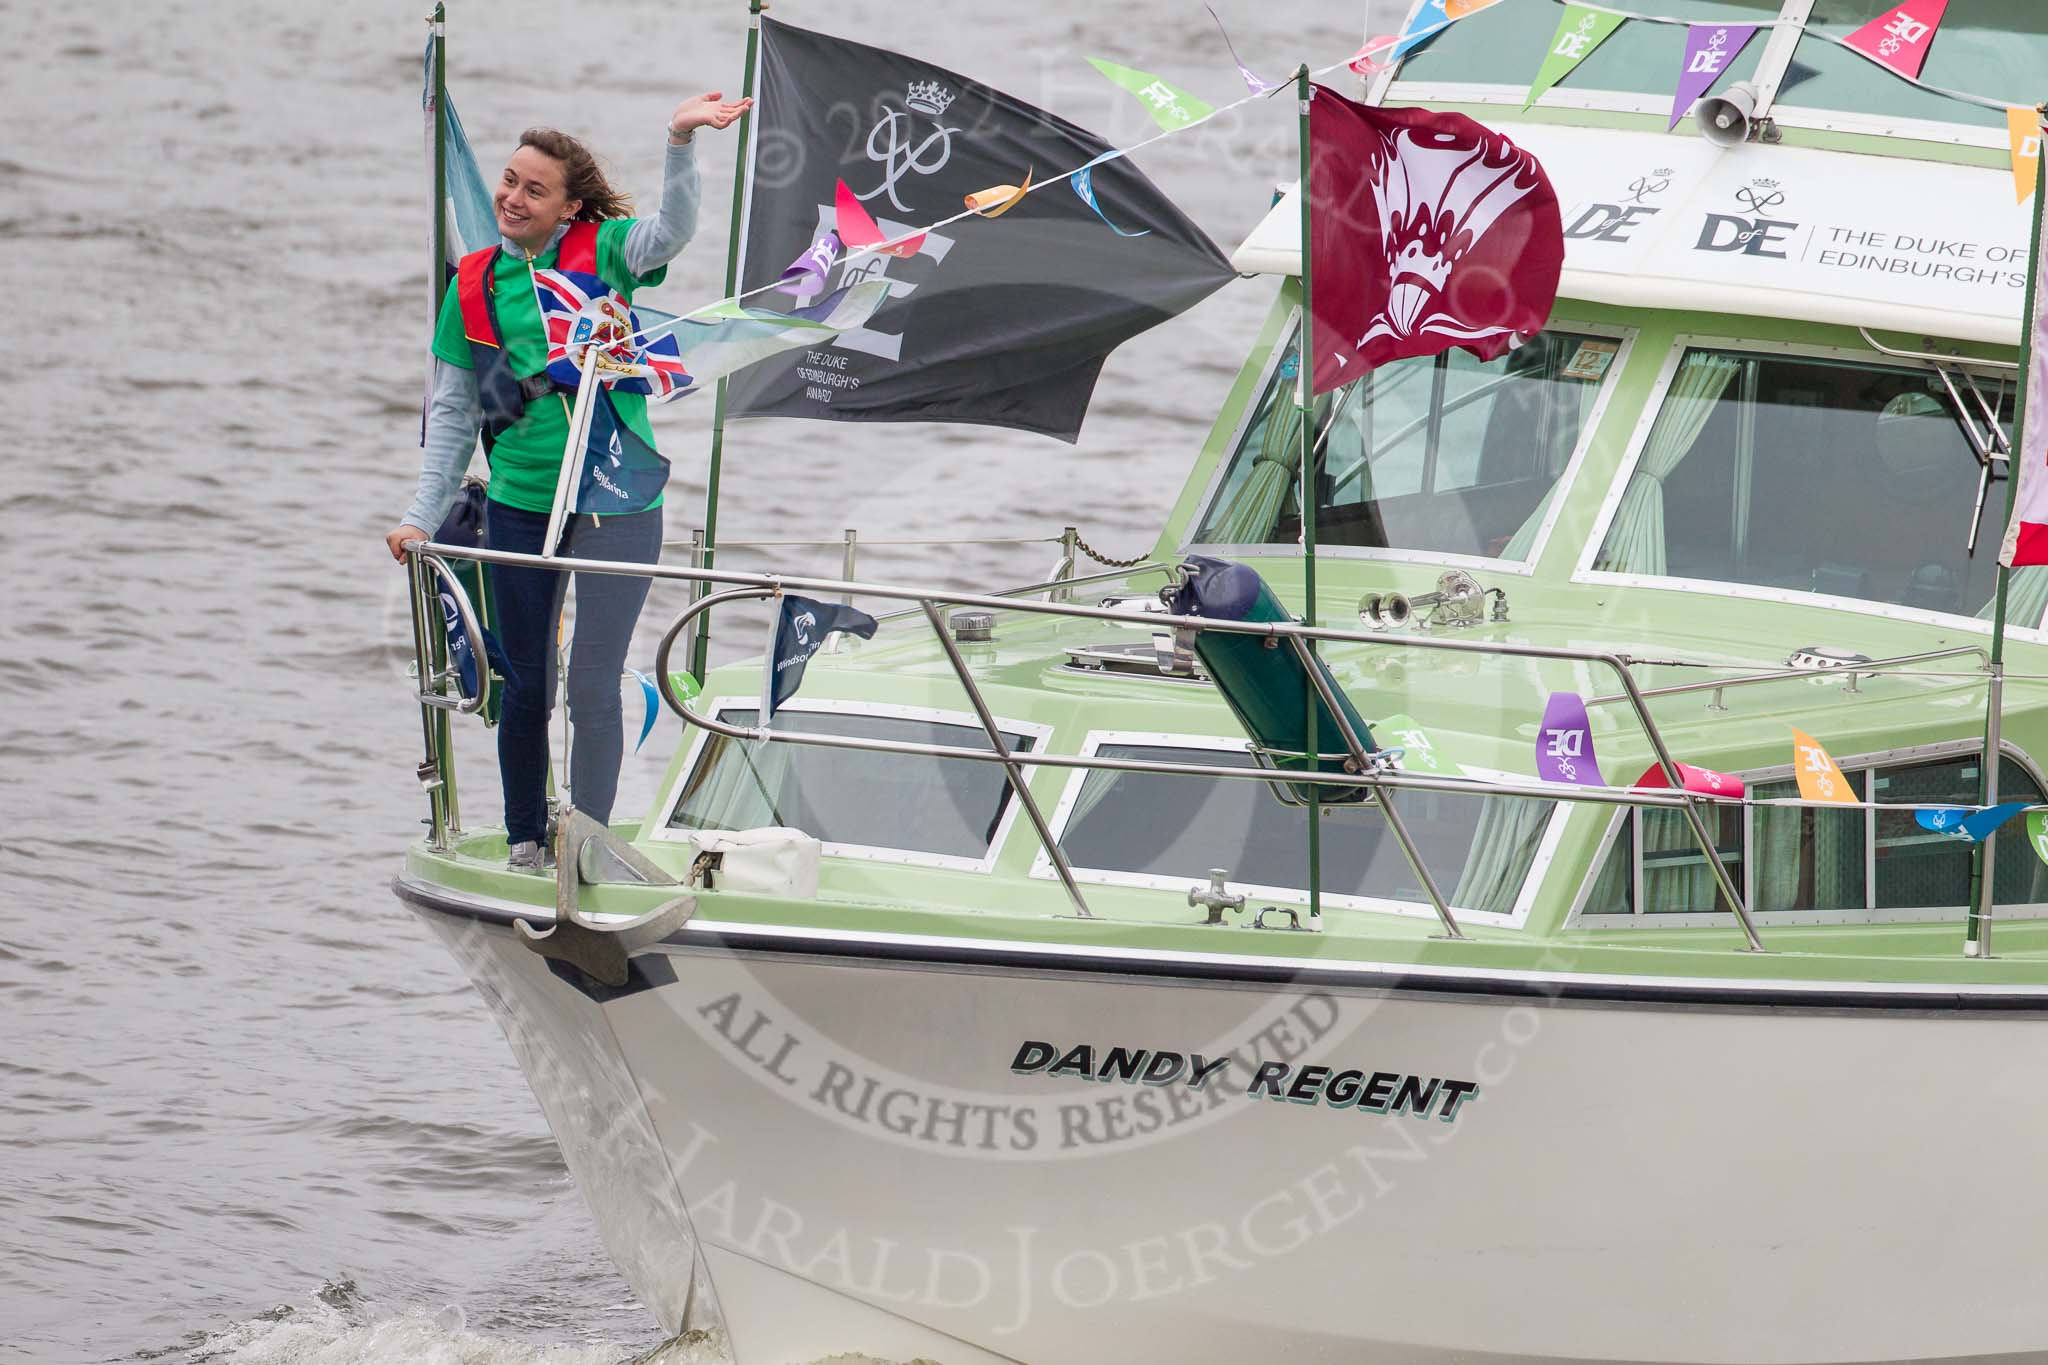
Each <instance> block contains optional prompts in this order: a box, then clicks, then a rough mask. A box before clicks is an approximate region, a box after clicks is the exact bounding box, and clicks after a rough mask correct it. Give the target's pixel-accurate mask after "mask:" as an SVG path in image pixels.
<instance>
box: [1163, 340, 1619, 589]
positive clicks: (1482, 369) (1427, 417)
mask: <svg viewBox="0 0 2048 1365" xmlns="http://www.w3.org/2000/svg"><path fill="white" fill-rule="evenodd" d="M1294 346H1295V343H1294V342H1292V341H1290V342H1288V343H1287V350H1286V351H1285V352H1284V354H1285V357H1286V358H1285V359H1284V360H1283V362H1282V363H1281V365H1280V367H1279V369H1278V370H1277V372H1276V373H1275V374H1274V376H1273V378H1272V380H1271V381H1270V382H1269V383H1268V384H1267V386H1266V391H1265V392H1264V393H1263V394H1262V395H1261V396H1260V398H1259V401H1258V405H1257V407H1256V408H1255V409H1254V410H1253V415H1252V420H1251V422H1250V423H1249V424H1248V425H1247V426H1246V427H1245V431H1244V436H1243V437H1242V439H1241V440H1240V441H1239V442H1238V446H1237V449H1236V451H1235V452H1233V454H1232V456H1231V461H1230V465H1229V467H1228V469H1227V470H1226V472H1225V474H1224V477H1223V480H1222V482H1221V483H1220V484H1219V485H1218V489H1217V493H1216V495H1215V497H1214V498H1213V499H1212V501H1211V502H1210V504H1209V508H1208V510H1207V512H1206V513H1205V514H1204V516H1203V519H1202V522H1201V529H1200V531H1198V532H1197V534H1196V540H1197V541H1199V542H1201V543H1203V544H1207V545H1219V546H1223V545H1229V546H1238V545H1293V544H1294V543H1295V542H1296V541H1297V540H1298V539H1299V538H1300V535H1301V510H1300V503H1299V497H1298V495H1299V492H1300V489H1299V483H1300V480H1299V479H1298V478H1297V472H1298V471H1299V469H1300V467H1301V463H1300V462H1301V422H1300V418H1299V408H1298V407H1297V406H1296V403H1295V384H1294V375H1295V358H1294ZM1619 346H1620V343H1619V342H1617V341H1615V340H1614V339H1612V338H1609V337H1600V336H1593V335H1590V334H1585V333H1576V332H1545V333H1543V334H1542V335H1541V336H1538V337H1537V338H1535V339H1534V340H1533V341H1531V342H1530V343H1529V344H1527V345H1525V346H1522V347H1519V348H1518V349H1516V350H1513V351H1510V352H1508V354H1506V355H1505V356H1502V357H1501V358H1500V359H1498V360H1493V361H1484V362H1482V361H1480V360H1477V359H1475V358H1474V357H1473V356H1471V355H1470V354H1468V353H1466V352H1464V351H1454V352H1449V353H1446V354H1444V355H1439V356H1435V357H1422V358H1417V359H1412V360H1398V361H1394V362H1392V363H1390V364H1387V365H1383V366H1381V367H1380V368H1379V369H1377V370H1374V371H1373V372H1372V373H1371V374H1368V375H1366V376H1364V377H1363V378H1360V379H1358V380H1356V381H1354V382H1353V383H1351V384H1349V385H1347V386H1345V387H1344V388H1342V389H1338V390H1336V391H1334V392H1332V393H1328V394H1325V395H1323V397H1322V398H1320V399H1318V400H1317V407H1316V424H1317V425H1316V429H1317V432H1318V433H1319V434H1318V438H1317V443H1316V470H1317V475H1316V480H1315V485H1316V490H1317V492H1316V499H1317V504H1318V506H1317V511H1316V537H1317V539H1318V541H1319V542H1320V543H1322V544H1324V545H1361V546H1372V547H1376V548H1381V549H1401V550H1428V551H1436V552H1440V553H1445V554H1462V555H1475V556H1482V557H1486V558H1494V559H1515V560H1523V559H1527V558H1528V557H1529V554H1530V552H1531V550H1532V549H1533V548H1534V546H1535V543H1536V533H1537V530H1538V528H1539V527H1540V526H1541V525H1542V522H1543V514H1544V510H1545V508H1546V507H1547V506H1548V505H1549V501H1550V497H1551V494H1552V492H1553V491H1554V490H1555V488H1556V485H1557V481H1558V479H1559V477H1560V476H1561V475H1562V474H1563V473H1564V471H1565V467H1566V466H1567V465H1569V464H1570V463H1571V457H1572V452H1573V451H1575V450H1576V449H1577V448H1578V444H1579V438H1580V436H1581V435H1582V434H1583V432H1584V431H1585V428H1586V424H1587V421H1588V420H1589V418H1590V416H1591V414H1592V411H1593V404H1594V401H1595V399H1596V398H1597V397H1598V395H1599V391H1600V386H1601V380H1602V378H1603V377H1604V376H1605V374H1606V373H1607V371H1608V370H1609V369H1610V368H1611V367H1612V363H1613V361H1614V358H1615V355H1616V353H1617V351H1618V350H1619Z"/></svg>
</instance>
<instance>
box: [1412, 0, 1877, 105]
mask: <svg viewBox="0 0 2048 1365" xmlns="http://www.w3.org/2000/svg"><path fill="white" fill-rule="evenodd" d="M1779 7H1780V0H1689V3H1687V4H1686V5H1685V6H1684V14H1685V18H1686V19H1687V20H1688V21H1689V22H1691V23H1699V24H1710V23H1715V22H1719V21H1726V22H1728V23H1731V24H1757V23H1767V22H1769V21H1770V20H1772V19H1775V18H1777V17H1778V10H1779ZM1563 12H1564V11H1563V10H1562V8H1560V7H1559V6H1557V5H1531V4H1497V5H1494V6H1492V7H1490V8H1488V9H1483V10H1479V11H1476V12H1475V13H1473V14H1470V15H1468V16H1466V17H1465V18H1463V19H1460V20H1459V21H1458V22H1457V23H1455V24H1452V25H1451V26H1450V27H1449V28H1447V29H1445V30H1444V31H1443V32H1442V33H1440V34H1438V35H1437V36H1436V37H1435V38H1433V39H1431V40H1430V42H1429V43H1428V44H1426V45H1425V46H1423V47H1421V48H1419V49H1418V50H1416V51H1415V52H1412V53H1410V54H1409V56H1408V58H1407V60H1406V61H1404V62H1402V64H1401V70H1400V73H1399V79H1398V80H1397V81H1396V83H1395V85H1394V88H1393V90H1392V92H1391V93H1390V94H1389V96H1388V103H1390V104H1401V103H1404V102H1406V99H1407V97H1406V96H1404V95H1403V94H1402V91H1401V86H1402V85H1403V84H1406V83H1409V82H1420V83H1427V84H1430V85H1506V86H1513V87H1515V88H1516V90H1517V94H1516V97H1515V98H1516V101H1517V102H1518V103H1519V101H1520V99H1521V94H1520V92H1521V91H1526V90H1527V89H1528V88H1529V83H1530V82H1531V81H1533V80H1534V79H1535V78H1536V72H1537V69H1538V68H1539V67H1541V66H1542V65H1543V59H1544V56H1545V55H1546V54H1547V53H1548V52H1549V51H1550V45H1551V42H1552V41H1553V39H1554V38H1555V36H1556V33H1557V21H1558V16H1559V15H1560V14H1562V13H1563ZM1767 36H1768V35H1767V34H1765V33H1759V34H1758V35H1757V36H1756V37H1755V38H1753V39H1751V40H1750V42H1749V43H1748V44H1746V45H1745V46H1744V47H1743V49H1742V51H1741V52H1740V53H1738V54H1737V55H1736V57H1735V60H1734V61H1732V62H1730V63H1728V66H1727V69H1726V70H1725V71H1723V73H1722V74H1721V76H1720V77H1719V78H1718V79H1717V80H1716V82H1715V85H1716V86H1717V87H1719V86H1725V85H1727V84H1731V83H1733V82H1735V81H1748V80H1754V79H1755V78H1756V68H1757V62H1758V61H1759V60H1760V59H1761V58H1762V56H1763V50H1764V45H1765V38H1766V37H1767ZM1685 38H1686V28H1685V25H1684V24H1643V23H1630V24H1623V25H1622V26H1621V27H1620V28H1618V29H1616V30H1615V32H1614V34H1613V36H1612V37H1610V38H1608V39H1607V40H1606V41H1605V42H1603V43H1601V44H1600V45H1599V46H1598V47H1596V48H1594V49H1593V50H1592V51H1591V52H1589V53H1587V54H1586V57H1585V59H1584V60H1583V61H1582V62H1580V63H1579V65H1578V66H1577V68H1575V69H1574V70H1573V72H1572V74H1571V77H1570V79H1568V80H1567V81H1566V82H1565V84H1564V86H1563V87H1561V89H1560V94H1567V93H1569V92H1571V91H1579V90H1601V91H1612V92H1618V93H1622V94H1630V95H1647V96H1657V97H1661V98H1662V99H1663V101H1664V103H1666V104H1669V103H1670V100H1671V87H1672V81H1673V76H1672V74H1671V73H1672V72H1674V71H1677V70H1678V69H1679V68H1680V67H1681V66H1682V65H1683V64H1684V60H1685ZM1908 88H1910V87H1908Z"/></svg>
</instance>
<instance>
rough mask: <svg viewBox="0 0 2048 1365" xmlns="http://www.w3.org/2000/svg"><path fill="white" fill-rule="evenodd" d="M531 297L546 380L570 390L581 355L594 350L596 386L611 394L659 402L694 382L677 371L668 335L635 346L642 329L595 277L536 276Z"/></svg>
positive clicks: (679, 362)
mask: <svg viewBox="0 0 2048 1365" xmlns="http://www.w3.org/2000/svg"><path fill="white" fill-rule="evenodd" d="M533 283H534V296H535V298H537V299H538V300H539V302H540V315H541V321H542V322H543V323H545V324H546V326H547V331H548V377H549V378H551V379H554V380H556V381H558V382H559V383H562V384H565V385H567V386H568V387H570V388H574V387H575V386H576V383H577V380H578V378H579V377H580V376H581V373H582V366H583V353H584V350H585V349H586V348H587V347H589V346H593V345H594V346H596V347H597V348H598V355H597V370H596V375H597V380H598V382H599V383H600V384H602V385H604V387H606V388H608V389H610V390H612V391H613V392H614V393H644V394H647V395H648V396H650V397H652V398H654V399H655V400H656V401H661V400H664V399H668V398H673V397H675V396H677V395H679V394H681V393H682V392H683V391H684V390H686V389H689V388H690V387H691V386H692V385H693V384H694V383H695V382H696V381H695V380H693V379H692V378H691V377H690V372H689V371H688V370H686V369H684V368H683V358H682V353H681V351H680V349H679V347H678V346H677V343H676V336H675V333H674V332H672V331H671V332H664V333H662V334H661V335H660V336H657V337H654V338H652V339H648V340H644V341H643V340H637V339H635V334H636V333H637V332H639V331H640V330H641V328H642V326H643V324H642V322H641V320H640V319H639V318H638V317H636V316H635V315H634V313H633V309H632V307H631V306H630V305H629V304H628V303H627V302H626V300H625V299H624V298H622V297H621V296H620V295H619V294H618V293H617V292H616V291H614V290H612V289H610V288H608V287H607V286H606V285H605V282H604V281H603V280H600V279H599V278H598V277H597V276H595V275H586V274H584V273H583V272H581V271H576V270H537V271H535V272H534V275H533Z"/></svg>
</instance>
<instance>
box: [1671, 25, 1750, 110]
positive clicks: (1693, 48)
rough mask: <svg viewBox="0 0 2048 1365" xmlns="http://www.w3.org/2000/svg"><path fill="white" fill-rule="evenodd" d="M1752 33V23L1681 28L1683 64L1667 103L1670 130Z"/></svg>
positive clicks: (1732, 59) (1717, 76)
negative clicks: (1683, 29) (1676, 86)
mask: <svg viewBox="0 0 2048 1365" xmlns="http://www.w3.org/2000/svg"><path fill="white" fill-rule="evenodd" d="M1755 33H1756V25H1755V24H1687V25H1686V26H1685V64H1684V65H1683V66H1682V67H1680V68H1679V71H1678V94H1677V95H1676V96H1674V97H1673V99H1672V101H1671V127H1672V128H1676V127H1677V126H1678V121H1679V120H1680V119H1682V118H1684V117H1685V116H1686V114H1687V112H1688V111H1690V110H1691V108H1692V105H1693V101H1694V100H1696V99H1698V98H1699V97H1700V96H1701V95H1704V94H1706V93H1707V91H1708V90H1709V89H1711V88H1712V86H1713V84H1714V82H1715V81H1717V80H1719V79H1720V78H1721V74H1722V73H1723V72H1724V71H1726V70H1727V69H1728V67H1729V66H1730V65H1731V64H1732V63H1733V62H1734V61H1735V54H1737V53H1738V52H1740V51H1742V49H1743V48H1744V47H1745V46H1747V45H1748V43H1749V40H1750V38H1751V37H1753V36H1754V35H1755ZM1667 131H1669V130H1667Z"/></svg>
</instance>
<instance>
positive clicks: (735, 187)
mask: <svg viewBox="0 0 2048 1365" xmlns="http://www.w3.org/2000/svg"><path fill="white" fill-rule="evenodd" d="M766 8H768V6H767V3H766V0H747V64H746V69H745V73H744V74H743V75H742V76H741V77H740V98H741V99H750V98H752V97H753V94H754V61H755V57H756V55H757V54H758V52H759V51H760V45H761V11H762V10H764V9H766ZM753 141H754V112H753V110H751V109H749V110H748V111H747V112H746V113H744V114H741V115H740V138H739V152H738V155H736V156H735V157H734V158H733V166H732V227H731V229H730V231H728V232H727V234H726V243H725V296H726V297H727V298H731V297H732V296H733V295H734V294H737V293H738V292H739V287H740V245H741V244H740V226H741V223H742V221H743V213H744V210H745V208H746V204H745V202H744V201H745V198H746V190H747V159H748V155H749V152H750V151H751V149H752V147H753ZM724 457H725V377H724V376H723V375H721V376H720V377H719V380H718V388H717V390H716V392H715V394H714V396H713V398H712V402H711V463H710V468H709V471H708V472H707V473H706V475H705V480H704V548H703V552H702V559H701V561H700V563H699V565H698V567H699V568H705V569H708V568H710V567H711V566H712V561H713V559H714V558H715V557H716V554H717V549H718V472H719V466H720V465H721V464H722V463H723V462H724ZM690 659H691V662H692V663H693V664H694V665H695V666H696V670H697V677H698V681H699V682H701V681H703V676H704V674H705V673H707V672H709V671H710V667H711V613H710V612H708V611H707V612H705V613H703V614H702V615H700V616H699V617H698V618H697V647H696V648H695V649H693V650H692V651H690ZM763 723H764V724H765V722H763Z"/></svg>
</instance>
